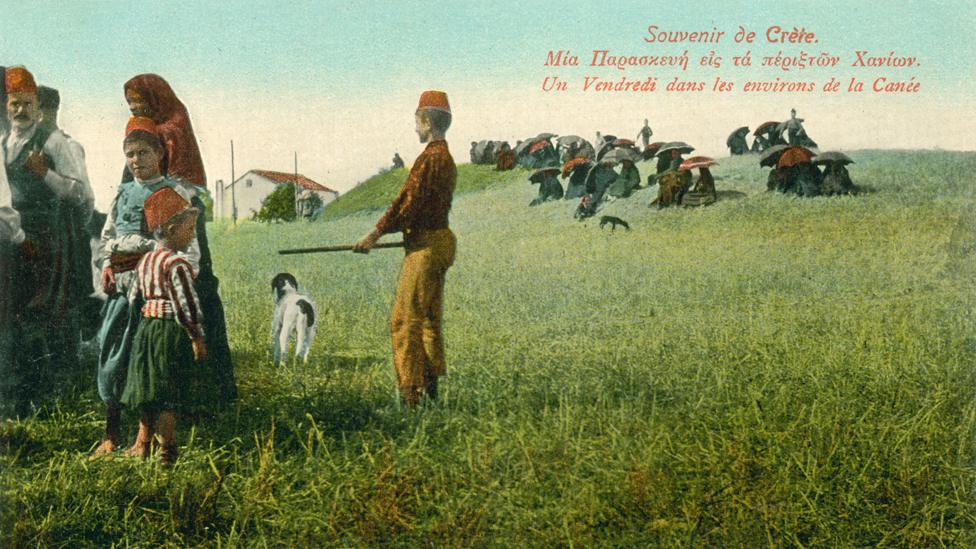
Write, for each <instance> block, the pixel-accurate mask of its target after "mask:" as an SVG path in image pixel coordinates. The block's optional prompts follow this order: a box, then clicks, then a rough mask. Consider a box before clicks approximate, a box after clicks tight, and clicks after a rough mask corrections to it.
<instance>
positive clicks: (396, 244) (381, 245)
mask: <svg viewBox="0 0 976 549" xmlns="http://www.w3.org/2000/svg"><path fill="white" fill-rule="evenodd" d="M355 247H356V245H355V244H339V245H336V246H319V247H317V248H295V249H292V250H278V253H279V254H280V255H291V254H313V253H318V252H348V251H349V250H352V249H353V248H355ZM402 247H403V242H381V243H379V244H374V245H373V247H372V248H371V249H373V250H375V249H377V248H402Z"/></svg>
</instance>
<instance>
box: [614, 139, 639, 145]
mask: <svg viewBox="0 0 976 549" xmlns="http://www.w3.org/2000/svg"><path fill="white" fill-rule="evenodd" d="M613 146H614V147H628V146H629V147H633V146H634V142H633V141H631V140H630V139H624V138H620V139H617V140H616V141H614V142H613Z"/></svg>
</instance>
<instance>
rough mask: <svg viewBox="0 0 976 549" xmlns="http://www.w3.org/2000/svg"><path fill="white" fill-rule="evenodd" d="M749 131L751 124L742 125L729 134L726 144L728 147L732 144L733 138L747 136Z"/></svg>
mask: <svg viewBox="0 0 976 549" xmlns="http://www.w3.org/2000/svg"><path fill="white" fill-rule="evenodd" d="M747 133H749V126H742V127H741V128H739V129H737V130H735V131H734V132H732V133H730V134H729V137H728V138H727V139H726V140H725V145H726V146H727V147H731V146H732V139H734V138H736V137H745V135H746V134H747Z"/></svg>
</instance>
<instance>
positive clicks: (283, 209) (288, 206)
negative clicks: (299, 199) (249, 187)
mask: <svg viewBox="0 0 976 549" xmlns="http://www.w3.org/2000/svg"><path fill="white" fill-rule="evenodd" d="M254 220H255V221H265V222H271V221H294V220H295V186H294V185H291V184H288V183H286V184H284V185H279V186H278V188H277V189H275V190H274V191H272V192H271V194H269V195H268V196H266V197H265V198H264V200H263V201H262V202H261V209H260V210H259V211H258V212H257V213H255V214H254Z"/></svg>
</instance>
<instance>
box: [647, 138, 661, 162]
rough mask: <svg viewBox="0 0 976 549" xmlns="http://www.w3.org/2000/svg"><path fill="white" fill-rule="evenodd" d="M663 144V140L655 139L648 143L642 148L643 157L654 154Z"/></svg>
mask: <svg viewBox="0 0 976 549" xmlns="http://www.w3.org/2000/svg"><path fill="white" fill-rule="evenodd" d="M663 146H664V141H655V142H653V143H651V144H649V145H648V146H647V148H645V149H644V154H645V155H646V156H645V158H646V157H648V156H654V155H655V154H657V151H659V150H661V147H663Z"/></svg>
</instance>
